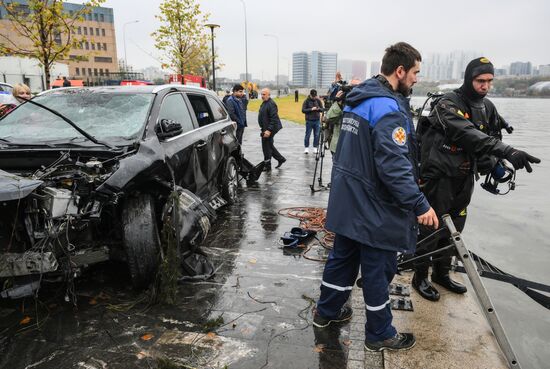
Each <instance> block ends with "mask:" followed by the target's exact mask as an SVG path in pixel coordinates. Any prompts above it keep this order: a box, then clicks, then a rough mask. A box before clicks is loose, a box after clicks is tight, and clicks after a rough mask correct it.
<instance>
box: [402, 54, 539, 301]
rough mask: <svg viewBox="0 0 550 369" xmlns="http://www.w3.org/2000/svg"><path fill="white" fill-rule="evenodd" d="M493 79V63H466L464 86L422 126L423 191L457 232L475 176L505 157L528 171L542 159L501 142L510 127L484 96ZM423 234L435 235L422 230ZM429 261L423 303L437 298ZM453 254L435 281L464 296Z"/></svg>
mask: <svg viewBox="0 0 550 369" xmlns="http://www.w3.org/2000/svg"><path fill="white" fill-rule="evenodd" d="M493 77H494V67H493V64H492V63H491V62H490V61H489V60H488V59H487V58H484V57H480V58H476V59H474V60H472V61H470V63H468V65H467V67H466V70H465V72H464V83H463V84H462V86H461V87H460V88H458V89H457V90H455V91H452V92H449V93H446V94H445V95H443V96H442V97H441V98H440V99H438V100H436V101H435V102H434V103H433V108H432V111H431V112H430V115H429V116H428V117H422V118H420V119H419V122H418V128H417V132H418V138H419V140H420V142H421V165H420V168H421V169H420V178H421V188H422V191H423V192H424V194H425V195H426V197H427V199H428V201H429V202H430V204H431V205H432V206H433V207H434V209H435V211H436V213H437V214H439V215H443V214H449V215H450V216H451V217H452V219H453V222H454V224H455V227H456V229H457V230H458V231H459V232H462V230H463V229H464V225H465V223H466V215H467V210H466V208H467V206H468V204H469V203H470V200H471V198H472V194H473V190H474V176H475V175H476V174H481V175H485V174H488V173H490V172H491V171H492V170H493V168H494V167H495V165H496V164H497V161H498V159H499V158H501V159H502V158H504V159H507V160H508V161H509V162H510V163H512V165H513V166H514V168H515V169H522V168H524V167H525V168H526V169H527V171H528V172H531V170H532V169H531V165H530V164H531V163H539V162H540V160H539V159H538V158H536V157H534V156H531V155H529V154H527V153H526V152H524V151H520V150H516V149H514V148H513V147H511V146H509V145H506V144H505V143H503V142H502V141H501V138H502V133H501V130H502V129H506V130H507V131H508V132H509V133H511V132H512V127H510V126H509V125H508V123H506V121H504V119H503V118H502V117H501V116H500V115H499V114H498V112H497V110H496V108H495V106H494V105H493V103H492V102H491V101H490V100H489V99H487V98H486V95H487V93H488V91H489V89H490V87H491V83H492V81H493ZM420 231H421V236H422V237H426V236H428V235H429V234H430V233H431V232H432V231H431V230H428V229H423V228H422V227H421V229H420ZM447 244H448V242H447V240H446V237H444V238H443V239H442V240H438V239H435V240H434V241H433V242H432V244H431V245H428V246H427V247H426V248H425V249H424V250H418V251H419V252H418V254H423V253H426V252H429V251H433V250H434V249H437V248H441V247H444V246H446V245H447ZM429 266H430V263H429V261H428V262H422V263H420V264H419V265H417V266H416V267H415V274H414V277H413V280H412V286H413V287H414V289H415V290H416V291H417V292H418V293H419V294H420V295H421V296H422V297H424V298H425V299H428V300H432V301H437V300H439V298H440V296H439V291H438V290H437V289H436V288H435V287H434V286H433V285H432V283H431V282H430V280H429V279H428V268H429ZM450 269H451V256H449V255H443V256H438V257H437V260H436V261H434V263H433V270H432V275H431V277H432V281H433V282H436V283H437V284H438V285H440V286H442V287H444V288H445V289H447V290H449V291H451V292H454V293H459V294H460V293H465V292H466V287H465V286H463V285H462V284H460V283H458V282H456V281H454V280H453V279H451V277H450V276H449V271H450Z"/></svg>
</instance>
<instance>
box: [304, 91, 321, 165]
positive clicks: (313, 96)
mask: <svg viewBox="0 0 550 369" xmlns="http://www.w3.org/2000/svg"><path fill="white" fill-rule="evenodd" d="M322 109H323V102H322V101H321V99H319V98H318V97H317V90H311V91H310V92H309V96H308V97H307V99H305V100H304V103H303V104H302V113H304V114H305V115H306V135H305V137H304V147H305V150H304V154H309V138H310V137H311V131H313V153H314V154H317V147H318V146H319V132H320V130H321V111H322Z"/></svg>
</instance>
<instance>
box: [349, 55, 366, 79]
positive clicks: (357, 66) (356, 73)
mask: <svg viewBox="0 0 550 369" xmlns="http://www.w3.org/2000/svg"><path fill="white" fill-rule="evenodd" d="M351 76H352V78H350V80H351V79H358V80H360V81H364V80H365V79H367V62H366V61H362V60H354V61H353V62H352V63H351Z"/></svg>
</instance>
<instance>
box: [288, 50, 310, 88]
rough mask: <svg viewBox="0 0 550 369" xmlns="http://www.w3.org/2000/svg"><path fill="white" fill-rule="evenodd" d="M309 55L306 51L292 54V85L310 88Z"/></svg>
mask: <svg viewBox="0 0 550 369" xmlns="http://www.w3.org/2000/svg"><path fill="white" fill-rule="evenodd" d="M309 76H310V74H309V55H308V53H307V52H305V51H299V52H296V53H293V54H292V84H293V85H295V86H300V87H307V86H309Z"/></svg>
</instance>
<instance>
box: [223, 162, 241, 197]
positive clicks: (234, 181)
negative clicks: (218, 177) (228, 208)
mask: <svg viewBox="0 0 550 369" xmlns="http://www.w3.org/2000/svg"><path fill="white" fill-rule="evenodd" d="M238 185H239V177H238V172H237V161H236V160H235V158H234V157H232V156H230V157H229V159H227V162H226V163H225V170H224V171H223V177H222V197H223V199H224V200H225V201H226V202H227V203H228V204H234V203H235V201H237V188H238Z"/></svg>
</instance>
